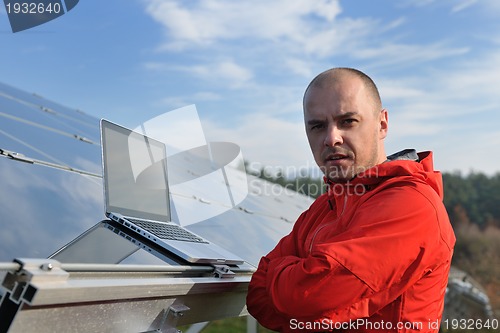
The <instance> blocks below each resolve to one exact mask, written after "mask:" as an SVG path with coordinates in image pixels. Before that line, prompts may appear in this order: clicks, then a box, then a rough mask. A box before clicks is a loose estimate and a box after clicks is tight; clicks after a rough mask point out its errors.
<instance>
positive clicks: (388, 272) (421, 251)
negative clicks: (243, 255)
mask: <svg viewBox="0 0 500 333" xmlns="http://www.w3.org/2000/svg"><path fill="white" fill-rule="evenodd" d="M303 104H304V120H305V127H306V133H307V137H308V140H309V145H310V147H311V150H312V153H313V155H314V159H315V161H316V163H317V164H318V166H319V167H320V168H321V170H322V171H323V173H324V175H325V182H326V183H327V184H328V187H329V188H328V192H327V193H325V194H323V195H322V196H320V197H319V198H318V199H317V200H316V201H315V202H314V203H313V204H312V205H311V207H310V208H309V209H308V210H307V211H305V212H304V213H302V215H301V216H300V217H299V219H298V220H297V222H296V223H295V225H294V228H293V230H292V232H291V233H290V234H289V235H287V236H285V237H284V238H283V239H282V240H281V241H280V242H279V243H278V245H277V246H276V247H275V248H274V249H273V250H272V251H271V252H270V253H269V254H268V255H267V256H265V257H263V258H262V259H261V261H260V263H259V267H258V270H257V271H256V272H255V273H254V275H253V277H252V280H251V282H250V285H249V290H248V297H247V306H248V310H249V312H250V314H252V315H253V316H254V317H255V318H256V319H257V320H258V321H259V322H260V323H261V324H262V325H263V326H265V327H268V328H270V329H272V330H276V331H281V332H299V331H312V332H318V331H339V332H437V331H438V329H439V321H440V319H441V314H442V311H443V303H444V295H445V290H446V285H447V282H448V271H449V268H450V262H451V257H452V253H453V246H454V244H455V237H454V234H453V230H452V228H451V225H450V222H449V220H448V216H447V213H446V210H445V208H444V205H443V203H442V196H443V193H442V181H441V174H440V173H438V172H436V171H434V170H433V165H432V153H431V152H423V153H419V154H417V153H416V152H415V151H414V150H405V151H403V152H400V153H397V154H394V155H392V156H389V157H386V155H385V149H384V139H385V137H386V135H387V130H388V112H387V110H386V109H383V108H382V103H381V100H380V96H379V93H378V90H377V88H376V86H375V84H374V83H373V81H372V80H371V79H370V78H369V77H368V76H367V75H365V74H364V73H362V72H360V71H358V70H355V69H351V68H334V69H330V70H328V71H325V72H323V73H321V74H319V75H318V76H317V77H316V78H314V79H313V81H312V82H311V83H310V84H309V86H308V88H307V89H306V92H305V94H304V103H303Z"/></svg>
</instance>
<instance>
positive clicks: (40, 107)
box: [0, 91, 94, 128]
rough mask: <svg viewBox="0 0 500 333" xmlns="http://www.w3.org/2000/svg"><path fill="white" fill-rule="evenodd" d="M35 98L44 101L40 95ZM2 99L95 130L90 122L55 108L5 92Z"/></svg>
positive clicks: (81, 112)
mask: <svg viewBox="0 0 500 333" xmlns="http://www.w3.org/2000/svg"><path fill="white" fill-rule="evenodd" d="M34 96H36V97H38V98H42V99H43V97H41V96H39V95H34ZM0 97H5V98H7V99H10V100H12V101H15V102H17V103H20V104H23V105H25V106H28V107H32V108H35V109H38V110H41V111H43V112H45V113H48V114H52V115H55V116H58V117H63V118H66V119H69V120H71V121H75V122H78V123H79V124H82V125H85V126H87V127H89V128H94V125H93V124H90V123H88V122H85V121H83V120H80V119H78V118H76V117H73V116H70V115H67V114H64V113H62V112H59V111H56V110H54V109H53V108H49V107H47V106H44V105H41V104H37V103H33V102H28V101H25V100H23V99H20V98H17V97H14V96H12V95H9V94H6V93H5V92H2V91H0ZM74 111H75V112H78V113H80V114H83V115H86V113H85V112H83V111H80V110H74Z"/></svg>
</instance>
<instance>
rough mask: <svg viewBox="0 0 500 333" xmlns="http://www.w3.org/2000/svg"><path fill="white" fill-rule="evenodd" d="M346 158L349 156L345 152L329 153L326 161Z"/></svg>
mask: <svg viewBox="0 0 500 333" xmlns="http://www.w3.org/2000/svg"><path fill="white" fill-rule="evenodd" d="M346 158H348V156H347V155H344V154H331V155H328V156H327V157H326V158H325V162H328V161H339V160H343V159H346Z"/></svg>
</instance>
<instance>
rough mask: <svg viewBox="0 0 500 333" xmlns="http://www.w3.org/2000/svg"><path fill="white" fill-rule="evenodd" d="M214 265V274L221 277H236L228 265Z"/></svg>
mask: <svg viewBox="0 0 500 333" xmlns="http://www.w3.org/2000/svg"><path fill="white" fill-rule="evenodd" d="M212 266H214V271H213V274H214V276H215V277H216V278H219V279H228V278H229V279H232V278H234V277H235V275H236V273H234V272H233V271H232V270H231V268H230V267H229V266H228V265H212Z"/></svg>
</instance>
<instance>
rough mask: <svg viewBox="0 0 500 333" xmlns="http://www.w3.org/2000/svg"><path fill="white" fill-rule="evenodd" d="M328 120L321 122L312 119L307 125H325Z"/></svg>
mask: <svg viewBox="0 0 500 333" xmlns="http://www.w3.org/2000/svg"><path fill="white" fill-rule="evenodd" d="M325 122H326V120H321V119H310V120H308V121H307V125H318V124H324V123H325Z"/></svg>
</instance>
